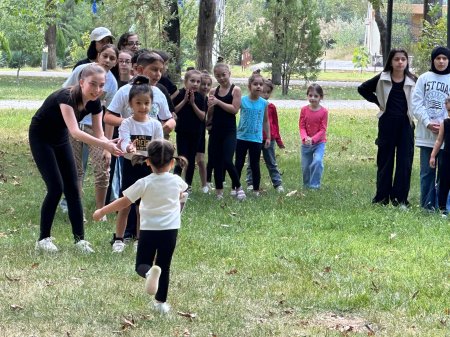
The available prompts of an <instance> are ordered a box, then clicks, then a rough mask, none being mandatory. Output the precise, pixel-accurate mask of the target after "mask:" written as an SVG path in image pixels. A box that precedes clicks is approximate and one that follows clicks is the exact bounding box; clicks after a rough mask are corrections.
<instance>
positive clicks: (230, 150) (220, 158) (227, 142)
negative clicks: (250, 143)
mask: <svg viewBox="0 0 450 337" xmlns="http://www.w3.org/2000/svg"><path fill="white" fill-rule="evenodd" d="M209 141H210V142H211V151H212V152H213V153H214V155H213V160H214V165H213V166H214V184H215V187H216V189H219V190H221V189H223V179H224V170H227V171H228V174H229V175H230V178H231V183H232V186H233V187H241V183H240V182H239V175H238V173H237V170H236V167H235V166H234V164H233V155H234V151H235V149H236V130H230V131H222V130H213V131H212V132H211V134H210V136H209Z"/></svg>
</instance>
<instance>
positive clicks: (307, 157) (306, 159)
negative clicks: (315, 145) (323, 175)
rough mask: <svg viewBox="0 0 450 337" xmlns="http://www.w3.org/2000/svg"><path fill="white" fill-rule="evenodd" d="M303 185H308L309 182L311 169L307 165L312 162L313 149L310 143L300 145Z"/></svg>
mask: <svg viewBox="0 0 450 337" xmlns="http://www.w3.org/2000/svg"><path fill="white" fill-rule="evenodd" d="M301 157H302V158H301V161H302V175H303V185H304V186H306V187H309V186H310V184H311V171H310V168H309V166H310V165H311V163H312V159H313V151H312V146H311V145H304V144H302V147H301Z"/></svg>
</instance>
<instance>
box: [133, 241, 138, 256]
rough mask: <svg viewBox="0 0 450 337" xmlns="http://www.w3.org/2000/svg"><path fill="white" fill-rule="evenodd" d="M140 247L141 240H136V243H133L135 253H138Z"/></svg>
mask: <svg viewBox="0 0 450 337" xmlns="http://www.w3.org/2000/svg"><path fill="white" fill-rule="evenodd" d="M138 245H139V240H135V241H134V242H133V248H134V252H135V253H137V248H138Z"/></svg>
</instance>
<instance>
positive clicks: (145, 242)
mask: <svg viewBox="0 0 450 337" xmlns="http://www.w3.org/2000/svg"><path fill="white" fill-rule="evenodd" d="M177 235H178V229H169V230H161V231H149V230H141V231H140V234H139V241H138V248H137V253H136V272H137V273H138V274H139V275H140V276H142V277H144V278H145V274H146V273H147V272H148V271H149V270H150V268H151V266H152V265H153V260H154V259H155V255H156V261H155V265H157V266H159V267H160V268H161V276H160V278H159V284H158V292H157V293H156V295H155V299H156V300H157V301H160V302H166V300H167V293H168V291H169V274H170V264H171V262H172V256H173V253H174V251H175V246H176V244H177Z"/></svg>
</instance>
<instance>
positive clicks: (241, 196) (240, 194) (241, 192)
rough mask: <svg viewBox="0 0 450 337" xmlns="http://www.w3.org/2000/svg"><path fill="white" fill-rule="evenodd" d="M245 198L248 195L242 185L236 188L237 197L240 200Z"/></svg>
mask: <svg viewBox="0 0 450 337" xmlns="http://www.w3.org/2000/svg"><path fill="white" fill-rule="evenodd" d="M245 198H246V195H245V192H244V190H243V189H242V187H239V188H238V189H237V190H236V199H237V200H239V201H242V200H244V199H245Z"/></svg>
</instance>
